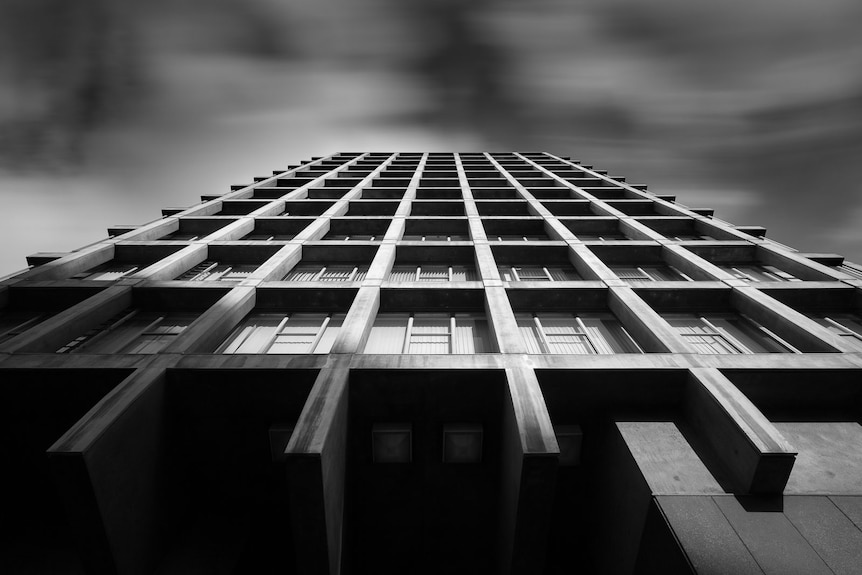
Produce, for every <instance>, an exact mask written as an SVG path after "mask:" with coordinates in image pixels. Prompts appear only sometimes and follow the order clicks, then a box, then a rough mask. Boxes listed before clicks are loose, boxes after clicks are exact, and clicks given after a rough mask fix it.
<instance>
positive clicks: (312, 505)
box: [285, 357, 350, 575]
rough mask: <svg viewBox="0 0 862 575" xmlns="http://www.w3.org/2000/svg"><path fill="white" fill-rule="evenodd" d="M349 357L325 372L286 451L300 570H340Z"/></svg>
mask: <svg viewBox="0 0 862 575" xmlns="http://www.w3.org/2000/svg"><path fill="white" fill-rule="evenodd" d="M349 373H350V372H349V357H340V358H339V357H333V358H332V359H331V362H330V364H329V365H328V366H327V367H326V368H324V369H322V370H321V371H320V374H319V375H318V376H317V379H316V380H315V382H314V387H312V389H311V392H310V393H309V395H308V399H307V400H306V403H305V406H304V407H303V410H302V413H301V414H300V416H299V420H298V421H297V424H296V429H295V431H294V432H293V435H292V436H291V439H290V443H288V445H287V449H286V450H285V457H286V463H287V472H288V482H289V485H290V508H291V514H292V517H291V518H290V520H291V525H292V528H293V536H294V543H295V546H296V556H297V562H298V572H299V573H316V574H323V573H328V574H330V575H338V573H340V572H341V550H342V537H343V533H342V531H343V529H344V492H345V472H346V468H347V402H348V397H347V383H348V377H349Z"/></svg>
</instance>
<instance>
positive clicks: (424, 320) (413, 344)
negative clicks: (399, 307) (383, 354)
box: [408, 316, 450, 354]
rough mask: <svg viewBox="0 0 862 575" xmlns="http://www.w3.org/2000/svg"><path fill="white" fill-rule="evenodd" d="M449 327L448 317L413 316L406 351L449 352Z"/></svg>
mask: <svg viewBox="0 0 862 575" xmlns="http://www.w3.org/2000/svg"><path fill="white" fill-rule="evenodd" d="M449 327H450V320H449V318H448V317H433V316H432V317H428V316H424V317H423V316H419V317H415V318H414V319H413V331H412V332H411V334H410V348H409V350H408V353H411V354H413V353H432V354H436V353H449V337H450V334H449Z"/></svg>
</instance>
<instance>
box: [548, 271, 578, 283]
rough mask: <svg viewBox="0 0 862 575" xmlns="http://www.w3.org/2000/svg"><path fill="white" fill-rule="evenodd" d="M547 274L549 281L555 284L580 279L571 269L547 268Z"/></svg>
mask: <svg viewBox="0 0 862 575" xmlns="http://www.w3.org/2000/svg"><path fill="white" fill-rule="evenodd" d="M548 273H550V274H551V279H553V280H554V281H555V282H569V281H578V280H580V279H581V276H579V275H578V273H577V272H576V271H575V270H574V269H571V268H564V267H553V268H548Z"/></svg>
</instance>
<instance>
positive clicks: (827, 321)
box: [808, 313, 862, 350]
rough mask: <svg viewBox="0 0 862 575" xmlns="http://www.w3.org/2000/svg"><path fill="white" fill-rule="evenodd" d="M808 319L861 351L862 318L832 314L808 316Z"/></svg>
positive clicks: (846, 314) (844, 314)
mask: <svg viewBox="0 0 862 575" xmlns="http://www.w3.org/2000/svg"><path fill="white" fill-rule="evenodd" d="M808 317H810V318H811V319H813V320H814V321H816V322H817V323H819V324H820V325H822V326H823V327H825V328H826V329H828V330H829V331H831V332H832V333H834V334H836V335H840V336H841V337H843V338H845V339H846V340H847V341H849V342H850V344H851V345H854V346H855V347H858V348H859V349H860V350H862V317H860V316H858V315H854V314H849V313H834V314H829V315H828V316H824V315H818V316H815V315H809V316H808Z"/></svg>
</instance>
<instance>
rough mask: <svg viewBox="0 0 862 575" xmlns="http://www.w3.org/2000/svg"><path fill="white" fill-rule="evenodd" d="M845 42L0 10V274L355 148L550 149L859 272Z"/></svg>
mask: <svg viewBox="0 0 862 575" xmlns="http://www.w3.org/2000/svg"><path fill="white" fill-rule="evenodd" d="M860 28H862V3H859V2H858V1H857V0H819V1H818V2H816V3H815V2H810V1H808V0H805V1H802V0H746V1H742V0H725V1H724V2H702V1H699V0H653V1H651V2H649V3H646V2H642V1H638V0H601V1H585V2H571V1H569V0H534V1H531V2H529V3H525V2H509V1H506V2H500V1H492V0H473V1H470V2H468V1H466V0H314V1H312V0H301V1H299V0H297V1H284V0H151V1H149V2H135V1H133V0H112V1H110V2H108V1H103V2H87V3H70V2H66V1H64V0H7V1H6V2H4V3H3V4H0V198H2V200H3V206H4V208H5V212H6V215H5V217H3V218H2V220H0V222H2V224H0V276H3V275H5V274H7V273H11V272H14V271H16V270H18V269H21V268H23V267H24V266H25V265H26V262H25V256H26V255H28V254H31V253H35V252H39V251H69V250H71V249H74V248H77V247H81V246H83V245H85V244H88V243H91V242H95V241H99V240H101V239H103V238H104V237H106V229H107V227H109V226H112V225H116V224H139V223H145V222H147V221H151V220H154V219H157V218H158V217H160V210H161V208H163V207H178V206H180V207H183V206H188V205H191V204H193V203H196V202H198V201H200V196H201V195H203V194H219V193H224V192H227V191H229V189H230V185H231V184H240V183H248V182H250V181H251V179H252V177H254V176H263V175H268V174H270V173H271V172H272V171H273V170H276V169H282V168H284V167H286V166H287V165H288V164H291V163H295V162H296V161H299V160H304V159H308V158H309V157H311V156H313V155H326V154H330V153H334V152H338V151H364V150H369V151H443V150H450V151H476V150H479V151H482V150H491V151H498V150H525V151H534V150H543V151H548V152H551V153H554V154H559V155H565V156H571V157H573V158H575V159H578V160H582V161H584V162H585V163H588V164H592V165H594V166H596V167H598V168H600V169H607V170H609V171H610V172H611V174H612V175H619V176H625V177H626V178H627V180H628V181H629V182H634V183H646V184H648V185H649V189H650V191H653V192H656V193H661V194H675V195H677V197H678V201H679V202H680V203H682V204H685V205H688V206H691V207H712V208H714V209H715V210H716V216H717V217H719V218H721V219H724V220H727V221H730V222H733V223H736V224H756V225H762V226H764V227H766V228H767V234H768V236H769V237H771V238H773V239H775V240H777V241H779V242H782V243H786V244H788V245H791V246H793V247H795V248H797V249H800V250H802V251H806V252H830V253H839V254H842V255H844V256H846V257H847V258H848V259H849V260H851V261H856V262H862V194H860V189H859V182H860V181H862V161H860V158H862V35H860V34H859V33H858V30H859V29H860ZM37 32H38V33H37Z"/></svg>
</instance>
